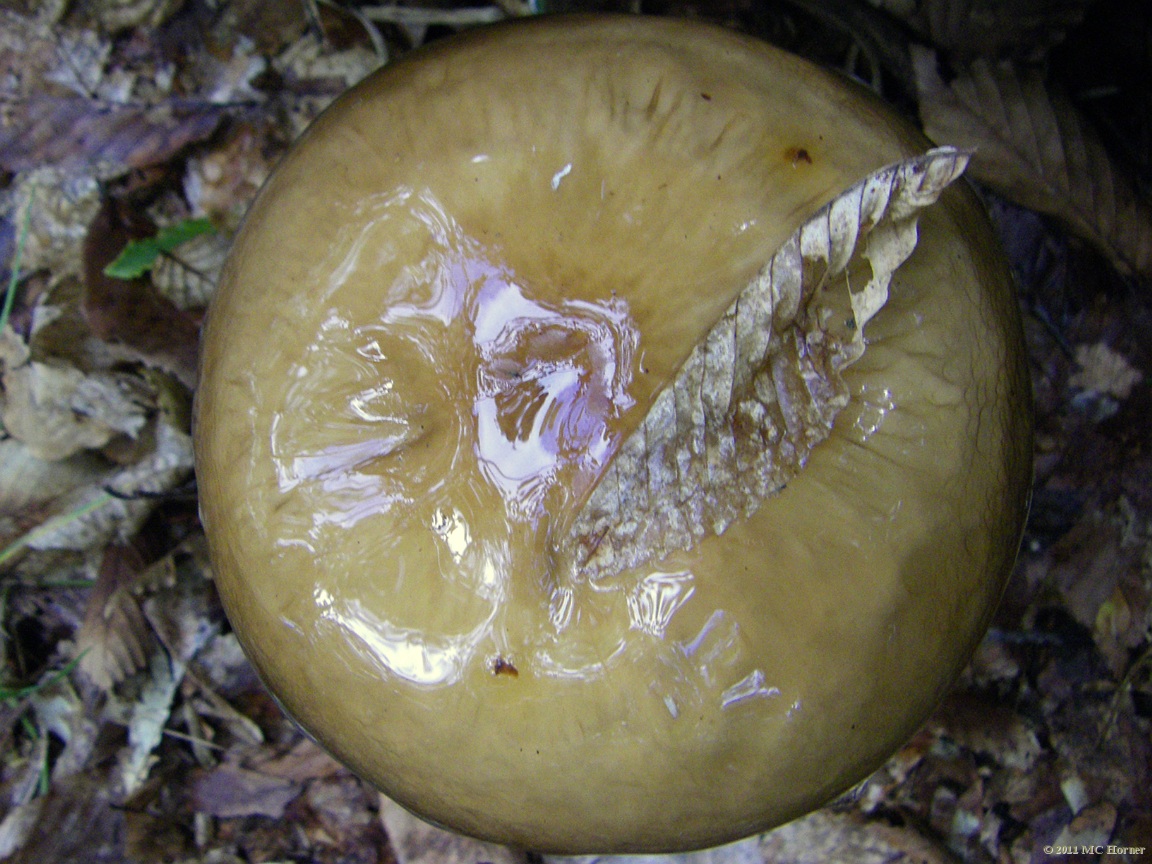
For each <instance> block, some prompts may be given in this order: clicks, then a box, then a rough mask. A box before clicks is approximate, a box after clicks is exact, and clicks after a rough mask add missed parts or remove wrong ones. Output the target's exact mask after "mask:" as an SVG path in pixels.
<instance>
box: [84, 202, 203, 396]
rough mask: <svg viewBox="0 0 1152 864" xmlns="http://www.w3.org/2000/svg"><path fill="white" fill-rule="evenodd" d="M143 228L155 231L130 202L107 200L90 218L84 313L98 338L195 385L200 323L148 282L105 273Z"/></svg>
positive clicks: (147, 232)
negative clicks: (135, 212)
mask: <svg viewBox="0 0 1152 864" xmlns="http://www.w3.org/2000/svg"><path fill="white" fill-rule="evenodd" d="M141 232H142V235H143V236H144V237H148V236H153V235H154V231H153V230H152V228H151V226H150V225H143V224H141V220H139V219H138V218H137V217H135V216H134V215H133V214H132V212H131V205H130V204H129V203H128V202H126V201H115V200H112V199H108V200H107V201H106V202H105V204H104V206H103V207H102V208H101V209H100V212H99V213H98V214H97V216H96V218H95V219H93V220H92V224H91V226H89V231H88V237H87V238H86V239H85V242H84V287H85V293H84V304H83V308H84V316H85V318H86V319H87V321H88V325H89V326H90V327H91V328H92V332H93V333H94V334H95V335H96V336H98V337H100V338H101V339H105V340H108V341H112V342H114V343H115V344H116V345H118V346H119V347H120V348H121V349H122V350H125V351H126V352H127V353H128V354H129V356H130V358H131V359H135V360H139V361H141V362H143V363H145V364H147V365H148V366H151V367H153V368H159V369H163V370H164V371H166V372H171V373H172V374H173V375H175V376H176V377H178V378H179V379H180V380H181V381H183V382H184V383H185V384H187V385H188V387H189V388H191V387H193V386H194V384H195V381H196V352H197V344H198V340H199V324H198V322H197V321H196V320H195V319H194V318H193V317H192V316H190V315H188V314H187V313H185V312H184V311H183V310H181V309H179V308H178V307H177V306H176V305H175V304H174V303H173V302H172V301H171V300H169V299H168V298H166V297H164V296H162V295H161V294H160V293H159V292H158V291H157V290H156V289H155V287H154V286H153V285H152V283H151V281H150V280H148V279H146V278H143V277H140V278H133V279H117V278H114V277H112V276H109V275H107V273H106V272H105V268H106V267H108V265H110V264H111V263H112V262H113V260H114V259H116V257H117V256H118V255H119V254H120V253H121V251H122V250H123V249H124V248H125V247H126V246H127V245H128V244H129V243H130V242H132V241H134V240H137V239H139V237H138V235H139V234H141Z"/></svg>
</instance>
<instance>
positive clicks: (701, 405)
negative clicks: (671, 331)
mask: <svg viewBox="0 0 1152 864" xmlns="http://www.w3.org/2000/svg"><path fill="white" fill-rule="evenodd" d="M967 162H968V155H967V154H966V153H964V152H962V151H960V150H957V149H955V148H951V147H944V148H940V149H938V150H932V151H930V152H929V153H927V154H925V155H924V156H921V157H918V158H916V159H910V160H908V161H905V162H901V163H898V164H896V165H892V166H889V167H887V168H883V169H881V170H880V171H877V172H876V173H874V174H872V175H871V176H869V177H867V178H866V179H865V180H863V181H862V182H860V183H858V184H857V185H855V186H853V187H852V188H851V189H849V190H847V191H846V192H844V193H843V194H841V195H840V196H839V197H837V198H836V199H835V200H833V201H832V202H830V203H829V204H827V205H826V206H825V207H824V208H822V209H821V210H820V211H819V212H818V213H817V214H816V215H815V216H813V217H812V218H811V219H809V220H808V221H807V222H805V223H804V224H803V225H802V226H800V228H799V229H798V230H797V231H796V233H795V234H793V235H792V237H791V238H789V239H788V241H787V242H785V244H784V245H783V246H782V247H781V248H780V250H779V251H778V252H776V254H775V255H773V256H772V258H771V260H770V261H769V262H768V263H767V264H766V265H765V266H764V267H763V268H762V269H761V270H760V271H759V273H757V274H756V276H755V277H754V278H753V279H752V281H751V282H750V283H749V284H748V286H747V287H746V288H745V289H744V290H743V291H742V292H741V293H740V294H739V296H738V297H737V298H736V300H735V301H734V302H733V303H732V305H731V306H729V307H728V309H727V311H726V312H725V313H724V315H723V316H722V317H721V318H720V320H719V321H718V322H717V323H716V325H715V326H713V328H712V329H711V330H710V331H709V332H708V334H707V336H705V338H704V339H703V340H702V341H701V342H700V343H699V344H698V345H697V346H696V347H695V349H693V351H692V353H691V354H690V355H689V357H688V359H687V360H686V361H685V362H684V365H683V366H681V367H680V370H679V371H678V372H677V374H676V377H675V378H674V379H673V381H672V382H671V383H670V384H669V385H668V386H667V387H665V389H664V390H662V391H661V392H660V393H659V394H658V395H657V397H656V399H655V401H654V402H653V404H652V407H651V408H650V409H649V411H648V414H647V415H646V417H645V418H644V420H643V422H642V423H641V424H640V426H639V427H638V428H637V429H636V430H635V431H634V432H633V433H632V434H631V435H630V436H629V437H628V438H627V439H626V440H625V441H624V442H623V444H622V445H621V446H620V449H619V451H618V452H617V454H616V456H615V458H614V459H613V461H612V462H611V464H610V465H609V467H608V469H607V470H606V472H605V473H604V475H603V476H602V477H601V478H600V481H599V484H598V485H597V486H596V487H595V489H594V490H593V492H592V494H591V496H590V497H589V499H588V501H587V502H586V503H585V504H584V506H583V507H582V508H581V510H580V512H579V513H578V514H577V515H576V518H575V520H574V524H573V527H572V530H571V533H570V535H569V539H568V542H567V548H565V549H564V550H563V553H564V555H565V557H566V558H567V559H568V560H570V561H574V562H575V564H576V566H577V567H578V568H580V569H581V570H582V571H583V573H584V575H586V576H587V577H589V578H591V579H600V578H606V577H610V576H612V575H615V574H616V573H619V572H621V571H623V570H626V569H630V568H633V567H638V566H640V565H641V564H644V563H645V562H648V561H654V560H659V559H660V558H663V557H665V556H666V555H668V554H670V553H672V552H674V551H677V550H680V549H687V548H690V547H691V546H693V545H695V544H696V543H697V542H698V541H700V540H701V539H703V538H704V537H705V536H707V535H709V534H722V533H724V531H725V529H727V527H728V526H729V525H730V524H731V523H732V522H733V520H735V519H738V518H741V517H746V516H749V515H751V514H752V513H753V512H754V511H755V510H756V508H757V507H759V505H760V503H761V502H762V501H764V500H765V499H766V498H768V497H770V496H772V495H774V494H776V493H777V492H779V491H780V490H781V489H783V488H784V486H785V485H786V484H787V483H788V481H789V480H790V479H791V478H792V477H794V476H795V475H796V474H797V472H799V470H800V469H801V468H802V467H803V466H804V463H805V461H806V460H807V458H808V454H809V453H810V452H811V450H812V448H813V447H815V446H816V445H817V444H819V443H820V442H821V441H823V440H824V439H825V438H826V437H827V436H828V434H829V432H830V431H831V429H832V424H833V422H834V421H835V419H836V415H837V413H838V412H839V411H840V410H841V409H842V408H843V407H844V406H845V405H846V404H847V402H848V390H847V387H846V386H845V384H844V382H843V380H842V378H841V374H840V373H841V372H842V370H843V369H844V368H845V367H846V366H848V365H850V364H851V363H853V362H855V361H856V360H857V359H859V357H860V356H861V354H863V352H864V336H863V328H864V326H865V324H867V323H868V321H869V319H871V318H872V316H873V315H875V314H876V313H877V312H878V311H879V310H880V308H881V307H882V306H883V305H884V303H885V302H886V301H887V299H888V286H889V283H890V281H891V278H892V274H893V272H894V271H895V270H896V268H897V267H899V266H900V264H902V263H903V262H904V261H905V260H906V259H907V258H908V256H909V255H910V254H912V251H913V249H915V247H916V238H917V234H916V216H917V213H918V212H919V211H920V210H921V209H922V208H924V207H926V206H928V205H929V204H931V203H933V202H934V201H935V200H936V199H937V198H938V197H939V195H940V193H941V192H942V191H943V190H944V188H945V187H946V186H948V184H949V183H951V182H952V181H953V180H955V179H956V178H957V177H958V176H960V174H961V172H963V170H964V167H965V166H966V165H967Z"/></svg>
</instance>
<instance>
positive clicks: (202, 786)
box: [192, 762, 303, 819]
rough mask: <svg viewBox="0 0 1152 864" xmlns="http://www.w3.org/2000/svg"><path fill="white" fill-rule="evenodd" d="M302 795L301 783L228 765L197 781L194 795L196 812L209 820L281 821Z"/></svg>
mask: <svg viewBox="0 0 1152 864" xmlns="http://www.w3.org/2000/svg"><path fill="white" fill-rule="evenodd" d="M302 791H303V785H302V784H300V783H296V782H294V781H292V780H288V779H285V778H283V777H273V776H271V775H268V774H263V773H261V772H259V771H249V770H248V769H246V768H241V767H240V766H238V765H232V764H230V763H227V762H226V763H224V764H223V765H220V766H218V767H216V768H214V769H213V770H212V771H209V772H208V773H207V774H205V775H204V776H202V777H201V778H200V779H199V780H197V782H196V785H195V787H194V788H193V792H192V795H193V806H194V807H195V808H196V810H197V812H200V813H207V814H209V815H210V816H217V817H220V818H222V819H227V818H231V817H236V816H269V817H271V818H273V819H279V818H280V817H282V816H283V815H284V810H285V809H286V808H287V806H288V805H289V804H290V803H292V801H293V799H295V798H296V797H297V796H299V794H300V793H301V792H302Z"/></svg>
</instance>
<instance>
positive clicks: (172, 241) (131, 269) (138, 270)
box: [104, 219, 216, 279]
mask: <svg viewBox="0 0 1152 864" xmlns="http://www.w3.org/2000/svg"><path fill="white" fill-rule="evenodd" d="M215 233H216V228H215V226H214V225H213V224H212V221H211V220H209V219H185V220H184V221H183V222H177V223H176V224H175V225H171V226H169V227H168V228H164V229H162V230H161V231H160V232H158V233H157V234H156V236H155V237H148V238H146V239H144V240H133V241H132V242H130V243H129V244H128V245H127V246H125V247H124V250H123V251H122V252H121V253H120V254H119V255H117V256H116V260H115V261H113V262H112V263H111V264H109V265H108V266H107V267H105V268H104V275H105V276H111V277H112V278H114V279H136V278H137V277H139V276H143V275H144V274H145V273H147V272H148V271H149V270H151V269H152V267H153V266H155V264H156V260H157V259H158V258H159V257H160V256H161V255H163V254H164V253H166V252H171V251H172V250H173V249H175V248H176V247H178V246H182V245H183V244H185V243H187V242H188V241H189V240H192V239H193V238H196V237H199V236H200V235H202V234H215Z"/></svg>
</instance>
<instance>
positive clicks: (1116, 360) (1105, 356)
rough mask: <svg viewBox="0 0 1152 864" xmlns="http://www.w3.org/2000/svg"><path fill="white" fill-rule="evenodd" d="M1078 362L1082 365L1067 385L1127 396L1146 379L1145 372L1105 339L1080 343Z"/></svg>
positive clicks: (1117, 395) (1077, 355)
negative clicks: (1091, 342)
mask: <svg viewBox="0 0 1152 864" xmlns="http://www.w3.org/2000/svg"><path fill="white" fill-rule="evenodd" d="M1076 363H1077V364H1078V365H1079V367H1080V368H1079V369H1077V370H1076V371H1075V372H1074V373H1073V374H1072V376H1071V377H1070V378H1069V379H1068V386H1070V387H1078V388H1080V389H1082V390H1088V391H1090V392H1093V393H1106V394H1107V395H1109V396H1115V397H1116V398H1117V399H1127V398H1128V396H1129V395H1130V394H1131V393H1132V388H1133V387H1135V386H1136V385H1137V384H1139V383H1140V382H1141V381H1143V380H1144V375H1143V373H1142V372H1141V371H1140V370H1139V369H1137V368H1136V367H1135V366H1133V365H1132V363H1131V361H1129V360H1128V358H1127V357H1125V356H1124V355H1123V354H1121V353H1120V352H1118V351H1116V350H1115V349H1113V348H1112V347H1111V346H1110V345H1108V344H1107V343H1106V342H1097V343H1096V344H1094V345H1077V346H1076Z"/></svg>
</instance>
